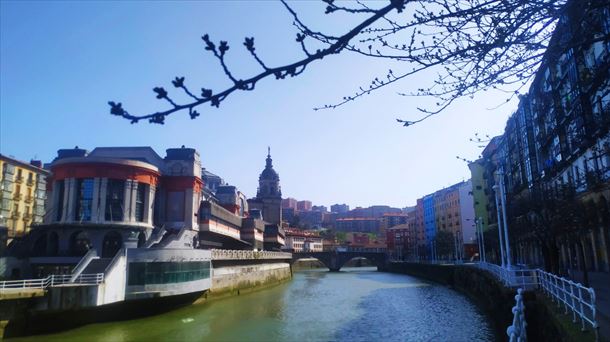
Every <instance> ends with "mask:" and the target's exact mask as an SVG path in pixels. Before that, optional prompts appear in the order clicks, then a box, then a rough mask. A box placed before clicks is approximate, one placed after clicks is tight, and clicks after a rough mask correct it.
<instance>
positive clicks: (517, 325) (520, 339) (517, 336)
mask: <svg viewBox="0 0 610 342" xmlns="http://www.w3.org/2000/svg"><path fill="white" fill-rule="evenodd" d="M515 302H516V304H515V306H513V310H512V311H513V324H512V325H510V326H509V327H508V328H507V329H506V334H507V335H508V339H509V341H510V342H525V341H527V331H526V327H527V322H526V321H525V305H524V304H523V289H522V288H519V289H517V295H515Z"/></svg>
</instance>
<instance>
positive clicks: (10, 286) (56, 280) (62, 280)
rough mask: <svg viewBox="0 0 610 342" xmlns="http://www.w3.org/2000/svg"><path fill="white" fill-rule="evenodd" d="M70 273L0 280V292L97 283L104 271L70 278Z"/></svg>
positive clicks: (100, 281)
mask: <svg viewBox="0 0 610 342" xmlns="http://www.w3.org/2000/svg"><path fill="white" fill-rule="evenodd" d="M71 278H72V275H71V274H52V275H50V276H48V277H46V278H40V279H22V280H6V281H0V292H2V291H8V290H17V289H46V288H47V287H52V286H60V285H66V284H76V285H98V284H101V283H103V282H104V273H95V274H81V275H79V276H78V277H76V278H75V279H74V280H71Z"/></svg>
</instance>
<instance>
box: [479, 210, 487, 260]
mask: <svg viewBox="0 0 610 342" xmlns="http://www.w3.org/2000/svg"><path fill="white" fill-rule="evenodd" d="M477 226H478V230H479V240H480V244H481V249H480V250H479V254H480V255H479V259H481V255H482V258H483V262H487V257H486V256H485V234H484V233H483V218H482V217H479V219H478V220H477ZM481 253H482V254H481Z"/></svg>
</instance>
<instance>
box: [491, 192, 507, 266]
mask: <svg viewBox="0 0 610 342" xmlns="http://www.w3.org/2000/svg"><path fill="white" fill-rule="evenodd" d="M492 189H493V190H494V197H495V198H496V213H497V214H498V239H499V242H500V260H501V266H502V268H504V266H505V263H504V241H503V240H502V221H501V220H500V205H499V203H498V185H494V186H493V187H492Z"/></svg>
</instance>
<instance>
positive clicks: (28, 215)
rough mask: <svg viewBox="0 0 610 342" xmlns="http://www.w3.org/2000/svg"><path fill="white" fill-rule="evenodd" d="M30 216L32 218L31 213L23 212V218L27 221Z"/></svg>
mask: <svg viewBox="0 0 610 342" xmlns="http://www.w3.org/2000/svg"><path fill="white" fill-rule="evenodd" d="M32 218H34V215H32V214H31V213H24V214H23V219H24V220H26V221H29V220H31V219H32Z"/></svg>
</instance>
